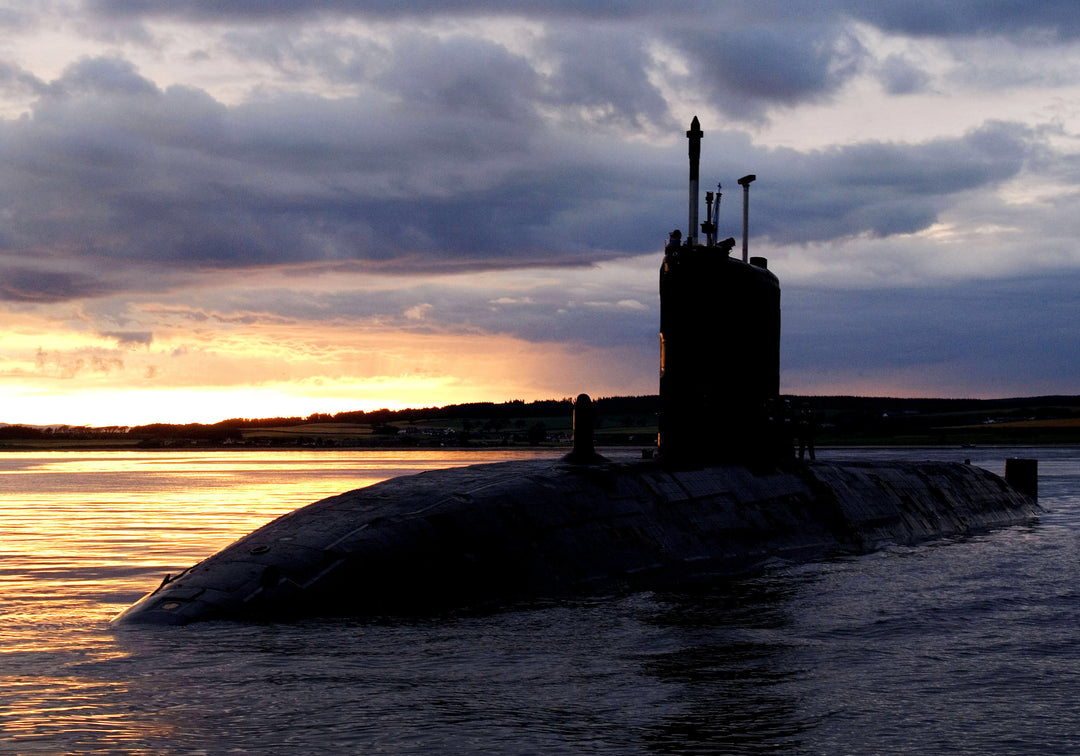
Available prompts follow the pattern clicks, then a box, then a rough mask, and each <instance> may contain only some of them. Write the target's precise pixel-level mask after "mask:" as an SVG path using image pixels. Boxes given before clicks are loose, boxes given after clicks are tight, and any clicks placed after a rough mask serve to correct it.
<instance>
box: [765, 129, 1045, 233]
mask: <svg viewBox="0 0 1080 756" xmlns="http://www.w3.org/2000/svg"><path fill="white" fill-rule="evenodd" d="M1032 139H1033V135H1032V134H1031V133H1030V132H1029V131H1028V130H1027V129H1025V128H1023V127H1020V126H1017V125H1015V124H1007V123H988V124H985V125H984V126H982V127H981V128H979V129H976V130H974V131H972V132H969V133H968V134H965V135H964V136H962V137H959V138H950V139H936V140H932V141H930V142H926V143H923V144H915V145H911V144H889V143H867V144H856V145H849V146H845V147H834V148H831V149H828V150H821V151H817V152H810V153H799V152H795V151H793V150H777V151H774V152H771V153H769V154H768V155H767V156H764V157H763V158H762V159H761V165H763V166H764V167H760V168H759V172H760V173H763V174H765V176H763V177H762V180H761V183H760V184H759V186H758V187H756V189H757V194H756V197H758V198H760V200H757V199H755V203H754V204H755V206H756V207H757V208H758V213H759V214H758V215H757V216H756V220H755V226H756V227H757V229H758V230H759V231H760V232H761V233H763V234H766V235H768V236H769V237H771V238H772V239H773V240H774V241H778V242H781V243H800V242H811V241H826V240H830V239H837V238H840V237H844V236H850V235H855V234H861V233H866V234H870V235H872V236H877V237H884V236H890V235H892V234H910V233H915V232H917V231H921V230H923V229H925V228H927V227H929V226H930V225H931V224H933V223H934V222H935V221H936V220H937V219H938V217H939V215H940V214H941V212H942V211H943V210H944V209H945V208H947V207H949V206H951V204H952V203H953V202H954V201H955V196H956V195H960V194H962V193H964V192H968V191H972V190H976V189H987V190H989V189H991V188H993V187H994V186H996V185H997V184H999V183H1000V182H1002V181H1005V180H1006V179H1009V178H1011V177H1013V176H1015V175H1016V174H1017V173H1019V171H1020V170H1021V168H1022V167H1023V166H1024V162H1025V160H1026V159H1027V157H1028V156H1029V154H1030V153H1031V152H1032ZM765 181H767V182H768V183H767V184H766V183H764V182H765Z"/></svg>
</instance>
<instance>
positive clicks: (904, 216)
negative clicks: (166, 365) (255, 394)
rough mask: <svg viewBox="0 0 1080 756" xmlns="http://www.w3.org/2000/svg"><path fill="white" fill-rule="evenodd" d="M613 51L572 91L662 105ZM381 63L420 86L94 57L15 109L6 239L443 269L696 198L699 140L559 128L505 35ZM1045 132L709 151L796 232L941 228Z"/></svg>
mask: <svg viewBox="0 0 1080 756" xmlns="http://www.w3.org/2000/svg"><path fill="white" fill-rule="evenodd" d="M575 44H576V43H575ZM571 47H574V45H571ZM611 65H612V66H613V69H614V70H613V71H608V72H601V73H599V74H597V78H595V79H593V80H589V81H586V82H584V83H582V84H581V87H582V88H581V89H580V91H579V92H578V93H577V94H576V95H575V96H574V97H576V98H577V99H581V98H585V99H588V97H591V96H593V95H586V94H585V93H587V92H592V93H594V94H595V95H596V96H597V97H599V98H600V99H601V100H605V101H607V102H609V103H613V102H621V103H623V104H624V105H625V106H626V107H625V110H624V111H623V115H621V116H613V117H616V120H620V119H621V120H624V121H625V120H629V119H632V116H631V114H632V113H633V112H635V111H637V112H645V113H648V114H649V117H654V116H655V117H660V113H661V108H660V105H659V102H658V101H655V98H656V93H655V92H652V93H650V92H649V91H648V90H642V91H641V92H638V93H637V94H634V93H631V92H629V90H622V91H615V90H614V89H613V88H612V83H613V82H614V81H616V80H617V79H618V78H619V77H618V74H617V72H618V71H619V70H622V69H623V68H625V67H627V66H628V65H629V63H627V62H626V61H622V62H620V61H613V62H612V63H611ZM567 75H568V74H567ZM570 78H572V79H573V78H576V77H570ZM631 80H633V79H632V78H631ZM380 81H381V82H382V83H383V84H384V86H385V87H386V88H387V91H388V92H394V93H398V94H399V96H400V95H402V94H403V95H405V96H404V97H402V98H401V99H400V100H396V99H394V98H391V97H389V96H385V97H384V96H380V95H371V96H365V97H364V98H354V99H338V100H326V99H322V98H317V97H311V96H306V97H301V96H294V97H280V98H277V99H273V100H265V101H260V102H254V103H252V104H248V105H242V106H235V107H231V108H230V107H225V106H223V105H222V104H220V103H218V102H216V101H214V100H213V99H212V98H211V97H209V96H208V95H207V94H205V93H204V92H201V91H199V90H195V89H191V88H184V87H170V88H168V89H165V90H161V89H159V88H157V87H156V86H155V85H154V84H153V83H152V82H150V81H148V80H147V79H145V78H144V77H142V76H141V75H140V74H139V73H138V72H137V71H136V70H135V69H134V68H133V67H132V66H131V65H130V64H129V63H127V62H125V61H123V60H119V59H112V58H106V59H91V60H84V61H81V62H79V63H78V64H76V65H74V66H72V67H71V68H70V69H69V70H68V71H67V72H65V74H64V76H62V77H61V78H60V79H58V80H57V81H55V82H52V83H51V84H50V85H49V87H48V92H47V94H46V95H45V96H43V97H42V98H41V99H40V100H39V101H38V102H37V103H36V104H35V105H34V108H33V112H32V117H31V118H29V119H22V120H18V121H9V122H5V123H3V124H0V147H2V148H3V149H2V151H0V156H2V157H0V161H2V163H3V165H2V167H3V171H2V173H0V205H2V207H0V209H2V210H4V211H5V212H6V217H7V218H8V219H9V220H8V222H7V223H6V224H5V226H4V229H3V239H2V241H3V242H4V243H5V245H6V246H7V247H8V248H9V249H10V250H12V251H16V252H18V251H20V250H25V251H26V253H27V254H31V252H30V250H35V251H34V252H33V253H32V254H45V255H47V256H49V255H51V256H68V255H74V256H76V257H77V258H80V259H82V260H83V261H84V263H85V264H92V265H94V266H95V267H103V268H104V269H108V270H115V269H116V266H121V267H122V266H125V265H132V264H135V263H147V262H150V263H155V264H157V265H159V266H161V268H162V270H168V269H172V270H183V269H228V268H235V267H255V266H263V265H279V264H290V263H307V262H324V261H355V262H357V263H361V264H364V265H368V266H371V267H376V268H378V269H380V270H387V271H397V272H432V271H440V270H458V269H468V268H474V269H479V268H507V267H518V266H522V265H552V264H558V265H568V264H589V263H593V262H597V261H600V260H603V259H607V258H611V257H614V256H622V255H626V254H635V253H642V252H646V251H649V250H651V249H655V248H657V247H658V246H659V245H660V244H661V240H662V239H663V236H664V235H665V234H666V233H667V231H669V230H671V228H672V227H673V226H674V225H675V224H677V223H678V221H679V219H680V218H681V217H683V214H684V210H683V203H684V202H685V200H684V199H683V197H684V194H683V193H684V191H685V189H684V188H683V187H684V183H685V178H684V172H685V160H686V158H685V149H686V148H685V143H679V144H676V145H675V146H674V147H670V148H666V149H658V148H654V147H648V146H634V147H633V148H628V147H627V148H624V147H621V146H620V145H619V144H618V143H615V142H611V141H607V142H603V143H600V142H597V140H595V139H592V140H591V141H590V140H589V139H584V140H579V141H573V139H574V138H576V137H568V136H565V135H564V136H558V135H557V133H556V132H555V131H552V130H547V129H545V127H544V122H543V120H542V119H540V118H539V117H538V116H537V114H536V107H538V106H537V104H536V103H538V102H546V103H548V104H550V102H551V98H552V94H551V91H550V90H545V91H541V89H542V87H541V85H540V83H539V82H538V80H537V75H536V73H535V72H534V71H533V70H532V69H531V68H530V67H529V66H527V65H525V63H524V62H523V61H522V59H521V58H519V57H517V56H515V55H513V54H511V53H510V52H508V51H507V50H506V49H505V48H503V47H501V46H499V45H495V44H492V43H489V42H482V41H475V40H462V39H455V38H450V39H447V40H434V39H426V40H421V41H420V43H419V44H418V45H417V49H416V54H415V55H410V56H405V55H401V56H399V57H393V56H392V57H391V58H390V59H389V60H388V66H387V68H386V69H385V70H384V72H383V74H382V75H381V78H380ZM639 83H640V82H639ZM567 87H569V85H567ZM631 89H636V88H631ZM567 96H568V97H569V95H567ZM574 97H571V99H574ZM634 97H638V98H639V99H638V101H637V103H638V104H634V100H633V98H634ZM642 109H644V111H642ZM611 112H612V113H613V114H617V113H618V110H617V109H616V108H614V106H613V108H612V110H611ZM680 128H681V127H680ZM601 131H602V130H601ZM1033 138H1034V137H1033V136H1032V134H1030V133H1028V132H1026V131H1024V130H1022V129H1019V128H1018V127H1014V126H1010V125H1008V124H987V125H986V126H984V127H983V128H981V129H978V130H976V131H974V132H971V133H970V134H967V135H965V136H963V137H960V138H955V139H940V140H936V141H932V142H928V143H925V144H917V145H906V144H861V145H853V146H847V147H837V148H833V149H830V150H822V151H818V152H810V153H799V152H795V151H792V150H776V151H766V150H763V149H761V148H757V147H754V146H753V145H751V144H750V142H749V140H748V139H747V137H746V136H745V135H744V134H740V133H736V132H722V131H716V132H713V131H711V130H710V129H709V125H708V124H706V147H707V148H708V149H707V153H708V154H710V155H712V156H733V157H732V158H731V160H732V164H731V165H729V166H725V175H724V176H717V177H716V178H717V179H718V180H719V179H722V180H724V181H726V182H728V184H729V186H730V183H731V182H732V181H733V179H734V178H735V177H737V176H738V175H741V174H742V173H749V172H752V171H753V172H757V173H758V174H759V175H760V176H761V179H760V183H759V184H758V186H757V187H755V208H756V210H755V219H754V223H755V229H756V232H757V233H761V234H764V235H767V236H770V237H771V238H772V239H774V240H775V241H779V242H783V243H789V242H806V241H824V240H829V239H835V238H841V237H845V236H850V235H853V234H860V233H867V234H871V235H874V236H888V235H890V234H895V233H912V232H915V231H918V230H921V229H924V228H926V227H927V226H929V225H930V224H932V223H933V222H935V220H936V219H937V217H938V214H939V213H940V212H941V211H942V210H943V209H944V208H947V207H948V206H949V205H950V202H951V201H952V198H953V197H954V195H958V194H960V193H963V192H967V191H970V190H974V189H978V188H981V187H992V186H994V185H995V184H996V183H998V182H1001V181H1002V180H1005V179H1007V178H1009V177H1011V176H1013V175H1015V174H1016V173H1017V171H1018V170H1019V169H1020V167H1021V166H1022V165H1023V161H1024V159H1025V156H1026V155H1027V153H1028V151H1029V149H1030V143H1031V140H1032V139H1033ZM681 141H682V140H680V142H681ZM715 159H716V158H715V157H714V158H713V160H715ZM711 165H712V163H706V164H705V165H703V179H705V180H706V181H709V180H712V177H711V176H710V175H709V173H708V169H709V166H711ZM10 280H16V279H14V278H13V279H10ZM18 280H19V281H21V283H20V284H19V285H18V286H12V285H10V284H9V285H8V289H7V290H8V294H7V296H9V297H14V296H19V297H25V298H33V297H34V296H43V297H47V298H49V299H51V300H55V299H60V298H63V296H64V294H63V292H67V293H68V294H69V295H70V296H79V295H80V293H81V292H84V291H87V290H88V289H87V287H85V286H76V285H74V284H70V283H69V285H67V286H60V285H58V284H57V282H56V281H49V282H44V283H47V284H48V285H43V286H42V287H40V289H41V290H40V292H39V293H37V294H35V293H34V292H33V291H32V290H31V289H32V288H33V287H32V286H31V284H32V282H33V280H34V279H32V278H26V277H25V276H23V278H21V279H18ZM148 285H150V284H149V282H148Z"/></svg>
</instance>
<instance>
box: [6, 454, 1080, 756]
mask: <svg viewBox="0 0 1080 756" xmlns="http://www.w3.org/2000/svg"><path fill="white" fill-rule="evenodd" d="M855 455H859V456H863V457H877V456H904V457H910V458H926V459H929V458H937V459H942V458H944V459H962V458H964V457H965V456H966V457H971V458H972V462H973V463H975V464H980V465H982V466H984V467H987V468H988V469H991V470H993V471H995V472H998V473H1001V472H1002V471H1003V468H1004V460H1005V458H1006V457H1008V456H1036V457H1038V458H1039V460H1040V487H1041V490H1040V493H1041V502H1042V503H1043V505H1044V506H1046V507H1048V508H1049V511H1048V512H1047V513H1046V515H1045V516H1044V517H1042V518H1041V520H1040V522H1039V523H1038V524H1036V525H1032V526H1026V527H1016V528H1010V529H1007V530H1001V531H997V532H994V533H989V534H984V535H979V536H976V537H972V538H966V539H951V540H946V541H940V542H935V543H933V544H929V545H924V546H921V547H918V548H893V549H890V550H888V551H885V552H880V553H876V554H871V555H867V556H863V557H857V558H850V559H843V560H837V561H831V562H826V563H818V564H809V565H790V566H786V567H784V566H778V567H777V568H776V569H774V570H772V571H771V572H769V573H768V574H765V575H762V576H759V577H756V578H753V579H748V580H740V581H735V582H730V583H726V584H724V585H721V586H717V587H715V588H713V589H710V590H708V591H702V592H697V593H694V594H689V595H686V594H682V595H680V594H653V593H638V594H633V595H629V596H616V597H608V598H604V599H596V600H589V601H574V602H560V603H557V604H547V605H543V606H533V607H510V608H508V609H507V610H505V611H502V612H495V613H487V614H479V615H477V614H467V613H465V614H458V615H453V616H445V617H441V618H435V619H429V620H424V621H413V622H360V621H345V620H334V621H314V620H313V621H307V622H302V623H296V624H277V625H243V624H234V623H206V624H202V625H194V626H190V627H182V628H131V629H125V630H123V631H112V630H110V629H109V627H108V624H107V623H108V620H109V619H110V618H111V617H113V616H114V615H115V614H117V613H118V612H119V611H120V610H121V609H123V608H124V607H125V606H127V605H128V604H130V603H131V602H133V601H134V600H136V599H137V598H138V597H139V596H141V595H142V594H143V593H144V592H145V591H146V590H148V589H150V588H153V587H154V586H156V584H157V583H158V582H159V581H160V579H161V577H162V575H164V573H166V572H176V571H178V570H179V569H182V568H183V567H186V566H188V565H190V564H191V563H193V562H195V561H197V560H198V559H200V558H202V557H204V556H206V555H208V554H209V553H212V552H213V551H216V550H217V549H218V548H220V547H221V546H224V545H225V544H227V543H228V542H230V541H231V540H233V539H235V538H236V537H238V536H240V535H243V534H244V533H246V532H248V531H249V530H251V529H253V528H254V527H256V526H258V525H260V524H262V523H263V522H265V521H267V520H269V519H271V518H272V517H274V516H276V515H278V514H281V513H282V512H285V511H288V510H291V509H293V508H295V507H296V506H299V505H301V504H305V503H308V502H310V501H313V500H315V499H318V498H321V497H322V496H326V495H330V494H333V493H338V492H340V491H343V490H347V489H350V488H355V487H357V486H359V485H366V484H368V483H371V482H374V481H376V480H380V479H383V478H386V477H390V476H392V475H397V474H401V473H411V472H417V471H420V470H423V469H430V468H434V467H444V466H450V465H457V464H464V463H471V462H475V461H480V460H481V459H484V460H494V459H503V458H506V456H507V455H503V454H496V455H490V454H486V455H479V454H478V453H467V454H463V453H449V454H438V453H431V452H407V453H398V452H382V453H370V452H337V453H334V452H319V453H309V454H303V453H287V452H268V453H250V452H244V453H237V454H230V453H222V452H212V453H190V454H189V453H180V452H171V453H153V452H142V453H126V452H113V453H91V454H84V453H43V454H36V453H0V753H13V754H62V753H79V754H97V753H109V754H151V753H152V754H225V753H260V754H286V753H288V754H294V753H335V754H337V753H395V754H396V753H509V754H526V753H530V754H531V753H545V754H546V753H575V754H576V753H601V754H637V753H672V754H684V753H751V754H757V753H762V754H763V753H777V752H785V753H806V754H863V753H897V752H902V753H920V754H922V753H925V754H931V753H935V754H936V753H943V752H956V753H969V754H976V753H979V754H983V753H993V754H1018V753H1049V752H1055V753H1066V752H1075V751H1077V750H1078V749H1080V722H1078V720H1077V718H1076V716H1075V701H1077V700H1078V699H1080V643H1078V640H1080V588H1078V586H1080V449H1076V448H1071V449H1066V448H1059V449H1038V450H1030V449H1025V450H1014V449H978V450H917V451H902V452H891V451H859V452H844V453H843V454H841V453H839V452H834V453H830V452H827V451H826V452H823V454H822V456H826V457H837V456H855ZM511 456H523V455H511Z"/></svg>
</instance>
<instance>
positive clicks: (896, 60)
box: [878, 55, 930, 95]
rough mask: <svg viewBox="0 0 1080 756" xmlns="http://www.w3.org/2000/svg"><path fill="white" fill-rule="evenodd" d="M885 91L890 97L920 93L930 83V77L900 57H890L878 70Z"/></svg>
mask: <svg viewBox="0 0 1080 756" xmlns="http://www.w3.org/2000/svg"><path fill="white" fill-rule="evenodd" d="M878 77H879V78H880V79H881V83H882V85H883V86H884V87H885V91H886V92H888V93H889V94H891V95H906V94H913V93H915V92H922V91H924V90H925V89H926V87H927V85H928V84H929V83H930V75H929V74H927V73H926V72H925V71H923V70H922V69H920V68H918V67H917V66H916V65H915V64H914V63H912V62H911V61H909V60H908V59H907V58H905V57H904V56H902V55H890V56H888V57H887V58H885V60H883V61H882V62H881V65H880V67H879V69H878Z"/></svg>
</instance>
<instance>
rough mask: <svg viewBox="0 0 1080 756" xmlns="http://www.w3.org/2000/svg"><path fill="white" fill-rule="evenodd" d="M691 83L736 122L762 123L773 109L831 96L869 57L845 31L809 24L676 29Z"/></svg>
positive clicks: (792, 23) (674, 37) (674, 41)
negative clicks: (698, 87) (700, 87)
mask: <svg viewBox="0 0 1080 756" xmlns="http://www.w3.org/2000/svg"><path fill="white" fill-rule="evenodd" d="M672 43H673V44H677V45H679V46H680V48H681V49H685V50H686V51H687V52H688V53H689V55H688V61H689V64H690V66H691V68H692V77H691V78H692V79H693V81H694V82H696V83H697V84H698V85H699V86H702V87H703V88H704V89H705V91H706V92H707V93H708V94H710V95H711V97H710V100H712V101H713V102H715V103H716V105H717V106H718V107H720V108H721V109H723V110H724V111H725V112H728V113H731V114H733V115H735V116H736V117H741V118H750V119H755V120H756V119H761V118H763V117H764V115H765V110H766V108H767V107H769V106H772V105H786V106H792V105H798V104H799V103H802V102H809V101H814V100H817V99H821V98H823V97H825V96H827V95H830V94H832V93H834V92H836V90H838V89H839V88H840V87H841V86H842V85H843V84H844V83H845V82H847V80H848V79H849V78H850V77H851V76H853V75H854V74H855V73H857V72H858V71H859V69H860V67H861V66H862V65H863V64H864V62H865V59H866V57H867V53H866V51H865V50H864V49H863V48H862V45H861V44H860V43H859V42H858V40H857V39H855V37H854V36H852V35H851V34H849V33H848V32H847V31H845V30H844V29H843V28H842V27H840V26H836V25H828V24H813V23H805V22H803V21H801V20H799V19H792V22H791V23H789V24H777V25H769V26H765V25H762V26H757V25H753V24H748V25H743V26H739V27H736V28H721V29H716V28H711V27H699V26H695V27H691V28H686V29H680V30H678V34H677V35H673V38H672Z"/></svg>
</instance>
